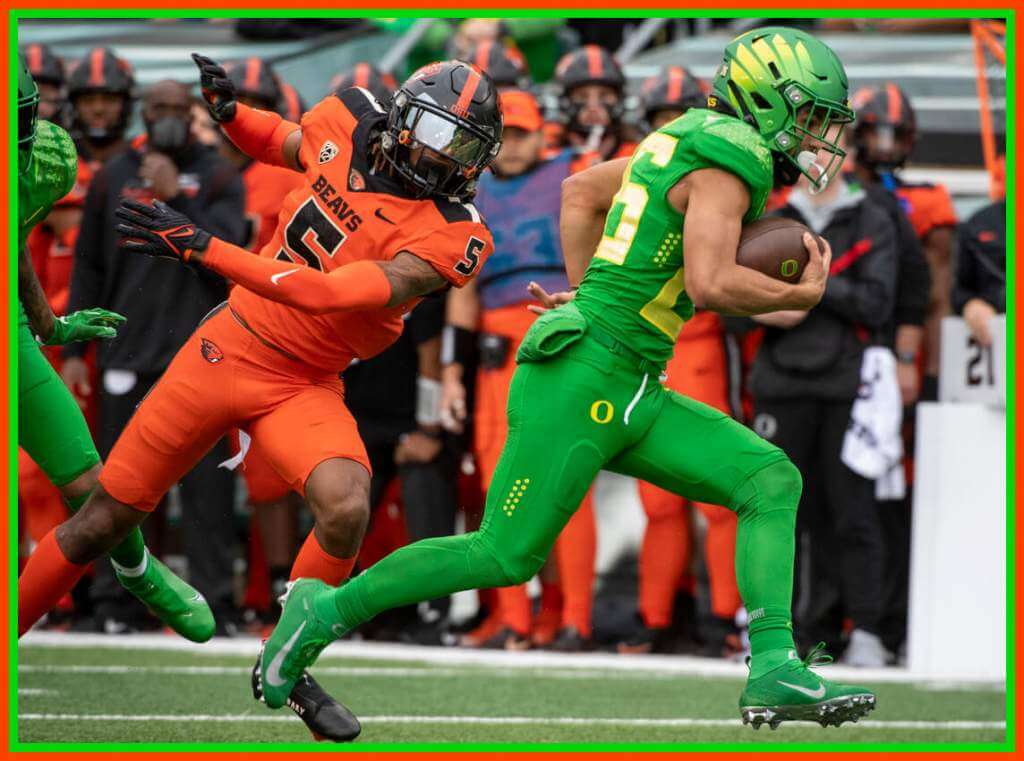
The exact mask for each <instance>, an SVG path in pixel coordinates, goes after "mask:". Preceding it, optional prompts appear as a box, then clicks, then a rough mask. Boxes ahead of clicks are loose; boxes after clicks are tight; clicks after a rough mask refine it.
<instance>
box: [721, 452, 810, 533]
mask: <svg viewBox="0 0 1024 761" xmlns="http://www.w3.org/2000/svg"><path fill="white" fill-rule="evenodd" d="M802 490H803V479H802V478H801V477H800V471H799V470H797V467H796V465H794V464H793V463H792V461H791V460H790V459H789V458H788V457H787V458H784V459H780V460H776V461H775V462H773V463H771V464H770V465H766V466H764V467H763V468H761V469H760V470H758V471H757V472H755V473H754V474H753V475H752V476H750V477H749V478H748V479H747V480H746V481H745V482H744V483H743V485H742V486H741V487H740V488H739V489H737V490H736V492H735V494H734V495H733V499H732V504H731V505H730V507H731V508H732V509H733V511H734V512H736V514H737V515H739V516H740V517H741V518H743V517H745V516H746V515H747V514H749V513H751V512H758V513H767V512H773V511H775V510H791V511H792V512H794V513H795V512H796V509H797V506H798V505H799V504H800V492H801V491H802Z"/></svg>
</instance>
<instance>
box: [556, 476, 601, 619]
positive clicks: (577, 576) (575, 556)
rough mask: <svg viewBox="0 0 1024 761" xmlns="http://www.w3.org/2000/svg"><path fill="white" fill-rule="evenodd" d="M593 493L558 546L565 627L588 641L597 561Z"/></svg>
mask: <svg viewBox="0 0 1024 761" xmlns="http://www.w3.org/2000/svg"><path fill="white" fill-rule="evenodd" d="M591 493H592V492H591V491H588V492H587V495H586V496H585V497H584V498H583V501H582V502H580V508H579V510H577V511H576V513H575V514H574V515H573V516H572V518H570V519H569V522H568V523H567V524H566V525H565V528H564V529H562V533H561V534H560V535H559V537H558V542H557V543H556V544H555V554H556V556H557V558H558V575H559V577H560V578H561V582H562V599H563V603H562V626H574V627H576V629H577V630H578V631H579V633H580V634H582V635H583V637H585V638H586V637H590V626H591V621H590V619H591V615H592V613H593V607H594V562H595V561H596V559H597V526H596V525H595V523H594V501H593V497H592V496H591Z"/></svg>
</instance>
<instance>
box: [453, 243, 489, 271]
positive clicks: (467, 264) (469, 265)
mask: <svg viewBox="0 0 1024 761" xmlns="http://www.w3.org/2000/svg"><path fill="white" fill-rule="evenodd" d="M485 245H486V244H485V243H484V242H483V241H482V240H480V239H479V238H474V237H473V236H472V235H471V236H470V237H469V243H467V244H466V253H465V254H464V255H463V257H462V260H461V261H459V262H457V263H456V264H455V271H456V272H458V273H459V274H460V275H464V276H466V277H469V276H470V275H472V274H473V272H474V271H475V270H476V268H477V265H478V264H480V252H481V251H483V250H484V246H485Z"/></svg>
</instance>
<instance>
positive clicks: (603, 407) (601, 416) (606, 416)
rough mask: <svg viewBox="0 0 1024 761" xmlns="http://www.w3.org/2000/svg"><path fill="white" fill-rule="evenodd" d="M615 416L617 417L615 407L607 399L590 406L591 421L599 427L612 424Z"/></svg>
mask: <svg viewBox="0 0 1024 761" xmlns="http://www.w3.org/2000/svg"><path fill="white" fill-rule="evenodd" d="M613 415H615V407H613V406H612V403H611V402H609V401H607V400H605V399H599V400H598V401H596V402H594V403H593V404H591V405H590V419H591V420H593V421H594V422H595V423H598V424H599V425H604V424H606V423H610V422H611V420H612V416H613Z"/></svg>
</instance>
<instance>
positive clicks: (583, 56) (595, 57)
mask: <svg viewBox="0 0 1024 761" xmlns="http://www.w3.org/2000/svg"><path fill="white" fill-rule="evenodd" d="M555 81H556V82H557V83H558V85H559V86H560V88H561V97H560V98H559V108H560V109H561V111H562V114H563V117H564V118H565V120H566V124H567V126H568V128H569V129H570V130H573V131H574V132H580V133H586V132H588V131H589V130H588V129H587V128H586V127H584V126H582V125H581V124H580V123H579V119H578V117H579V111H580V107H579V106H578V105H577V104H575V103H573V101H572V98H571V97H570V96H571V95H572V91H573V90H575V89H576V88H577V87H582V86H583V85H605V86H607V87H610V88H611V89H613V90H614V91H615V92H616V93H617V94H618V98H617V100H616V102H615V104H613V105H611V106H610V107H609V116H610V117H611V122H612V125H613V126H616V125H618V124H619V123H620V122H621V120H622V116H623V114H624V112H625V98H624V97H623V90H624V88H625V86H626V77H625V75H624V74H623V73H622V68H621V67H620V66H619V64H618V63H616V61H615V59H614V58H613V57H612V54H611V53H609V52H608V51H607V50H605V49H604V48H602V47H600V46H598V45H584V46H583V47H581V48H578V49H577V50H573V51H572V52H569V53H566V54H565V55H564V56H562V58H561V60H560V61H559V62H558V65H557V66H555Z"/></svg>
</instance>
